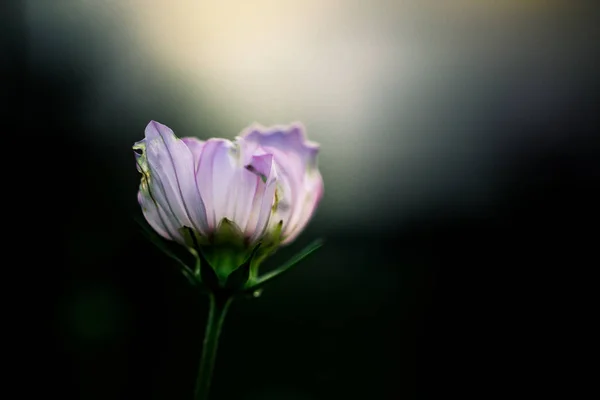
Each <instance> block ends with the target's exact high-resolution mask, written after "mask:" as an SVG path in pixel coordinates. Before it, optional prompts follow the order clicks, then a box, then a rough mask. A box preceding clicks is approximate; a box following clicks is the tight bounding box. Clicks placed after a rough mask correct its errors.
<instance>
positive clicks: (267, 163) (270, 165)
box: [246, 154, 277, 242]
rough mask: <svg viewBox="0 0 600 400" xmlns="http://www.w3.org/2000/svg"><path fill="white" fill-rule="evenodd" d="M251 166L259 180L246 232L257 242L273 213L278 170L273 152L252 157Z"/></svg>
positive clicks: (250, 169) (251, 170)
mask: <svg viewBox="0 0 600 400" xmlns="http://www.w3.org/2000/svg"><path fill="white" fill-rule="evenodd" d="M249 166H250V168H247V169H248V171H250V172H253V173H254V174H256V176H257V178H258V181H257V187H256V193H255V195H254V200H253V201H252V210H251V212H250V217H249V220H248V224H247V228H246V232H247V234H249V235H250V241H251V242H255V241H257V240H258V239H260V238H261V237H262V236H263V234H264V232H265V230H266V229H267V227H268V226H269V222H270V221H271V217H272V215H273V213H272V211H273V206H274V203H275V201H276V200H275V189H276V183H277V171H276V168H275V162H274V159H273V155H272V154H265V155H260V156H254V157H252V161H251V163H250V164H249Z"/></svg>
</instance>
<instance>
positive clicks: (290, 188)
mask: <svg viewBox="0 0 600 400" xmlns="http://www.w3.org/2000/svg"><path fill="white" fill-rule="evenodd" d="M241 136H242V138H243V139H244V140H246V141H248V142H250V143H253V144H255V145H257V146H259V148H260V149H262V150H264V151H265V152H267V153H271V154H273V156H274V160H275V163H276V166H277V172H278V174H279V178H278V183H277V197H278V200H279V201H278V204H277V208H276V210H275V215H274V216H273V218H272V223H273V221H279V220H283V233H282V237H283V238H284V239H283V243H289V242H290V241H292V240H293V239H294V238H295V237H296V236H297V235H298V234H299V233H300V232H301V231H302V229H303V228H304V226H305V225H306V224H307V223H308V221H309V220H310V217H311V216H312V214H313V212H314V210H315V208H316V206H317V204H318V203H319V201H320V199H321V197H322V194H323V180H322V178H321V175H320V173H319V171H318V168H317V154H318V151H319V146H318V145H317V144H316V143H312V142H309V141H308V140H307V139H306V135H305V131H304V127H303V126H302V125H301V124H299V123H294V124H291V125H289V126H275V127H271V128H265V127H262V126H260V125H253V126H251V127H250V128H248V129H247V130H246V131H245V132H243V133H242V135H241Z"/></svg>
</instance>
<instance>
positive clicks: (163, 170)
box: [134, 121, 206, 236]
mask: <svg viewBox="0 0 600 400" xmlns="http://www.w3.org/2000/svg"><path fill="white" fill-rule="evenodd" d="M134 149H136V150H140V151H141V152H142V153H141V154H137V156H136V157H137V159H138V170H140V172H142V173H143V174H144V177H143V180H144V179H145V180H146V182H145V184H146V185H147V186H148V188H147V192H148V194H149V195H150V197H151V198H152V199H153V201H154V202H155V203H156V205H157V207H158V209H159V211H160V210H163V211H164V216H165V218H167V219H168V220H169V223H168V225H173V226H175V227H178V229H179V228H181V227H183V226H193V227H194V228H195V229H196V230H197V231H198V232H201V233H204V232H206V213H205V208H204V204H203V203H202V200H201V198H200V196H199V193H198V188H197V186H196V179H195V169H194V158H193V155H192V151H191V150H190V149H189V148H188V146H187V145H186V143H184V142H183V141H182V140H180V139H178V138H177V137H176V136H175V135H174V133H173V131H172V130H171V129H169V128H168V127H166V126H165V125H162V124H159V123H158V122H155V121H151V122H150V123H149V124H148V126H147V127H146V137H145V139H144V140H142V141H141V142H138V143H136V145H135V146H134ZM142 184H144V182H142ZM140 190H141V192H142V195H143V194H144V190H142V188H141V189H140ZM149 222H150V221H149ZM157 224H158V222H157ZM179 236H181V235H179Z"/></svg>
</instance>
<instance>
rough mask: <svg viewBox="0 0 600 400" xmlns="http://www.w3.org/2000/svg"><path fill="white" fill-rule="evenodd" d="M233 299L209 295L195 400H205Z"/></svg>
mask: <svg viewBox="0 0 600 400" xmlns="http://www.w3.org/2000/svg"><path fill="white" fill-rule="evenodd" d="M232 299H233V298H232V297H230V296H219V295H215V294H213V293H211V294H210V311H209V313H208V322H207V324H206V332H205V334H204V345H203V348H202V358H201V360H200V372H199V375H198V380H197V381H196V396H195V399H196V400H207V399H208V391H209V389H210V381H211V378H212V373H213V369H214V367H215V361H216V359H217V346H218V344H219V335H220V334H221V328H222V326H223V321H224V320H225V314H227V309H228V308H229V304H230V303H231V300H232Z"/></svg>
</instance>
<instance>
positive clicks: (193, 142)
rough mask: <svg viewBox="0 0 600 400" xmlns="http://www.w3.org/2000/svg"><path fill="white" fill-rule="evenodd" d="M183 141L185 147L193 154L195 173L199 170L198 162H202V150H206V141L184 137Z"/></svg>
mask: <svg viewBox="0 0 600 400" xmlns="http://www.w3.org/2000/svg"><path fill="white" fill-rule="evenodd" d="M181 141H182V142H183V143H185V145H186V146H187V147H188V149H190V151H191V152H192V157H193V158H194V172H195V171H196V170H197V169H198V162H199V161H200V155H201V154H202V149H203V148H204V143H205V142H204V141H203V140H200V139H198V138H195V137H184V138H181Z"/></svg>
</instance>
